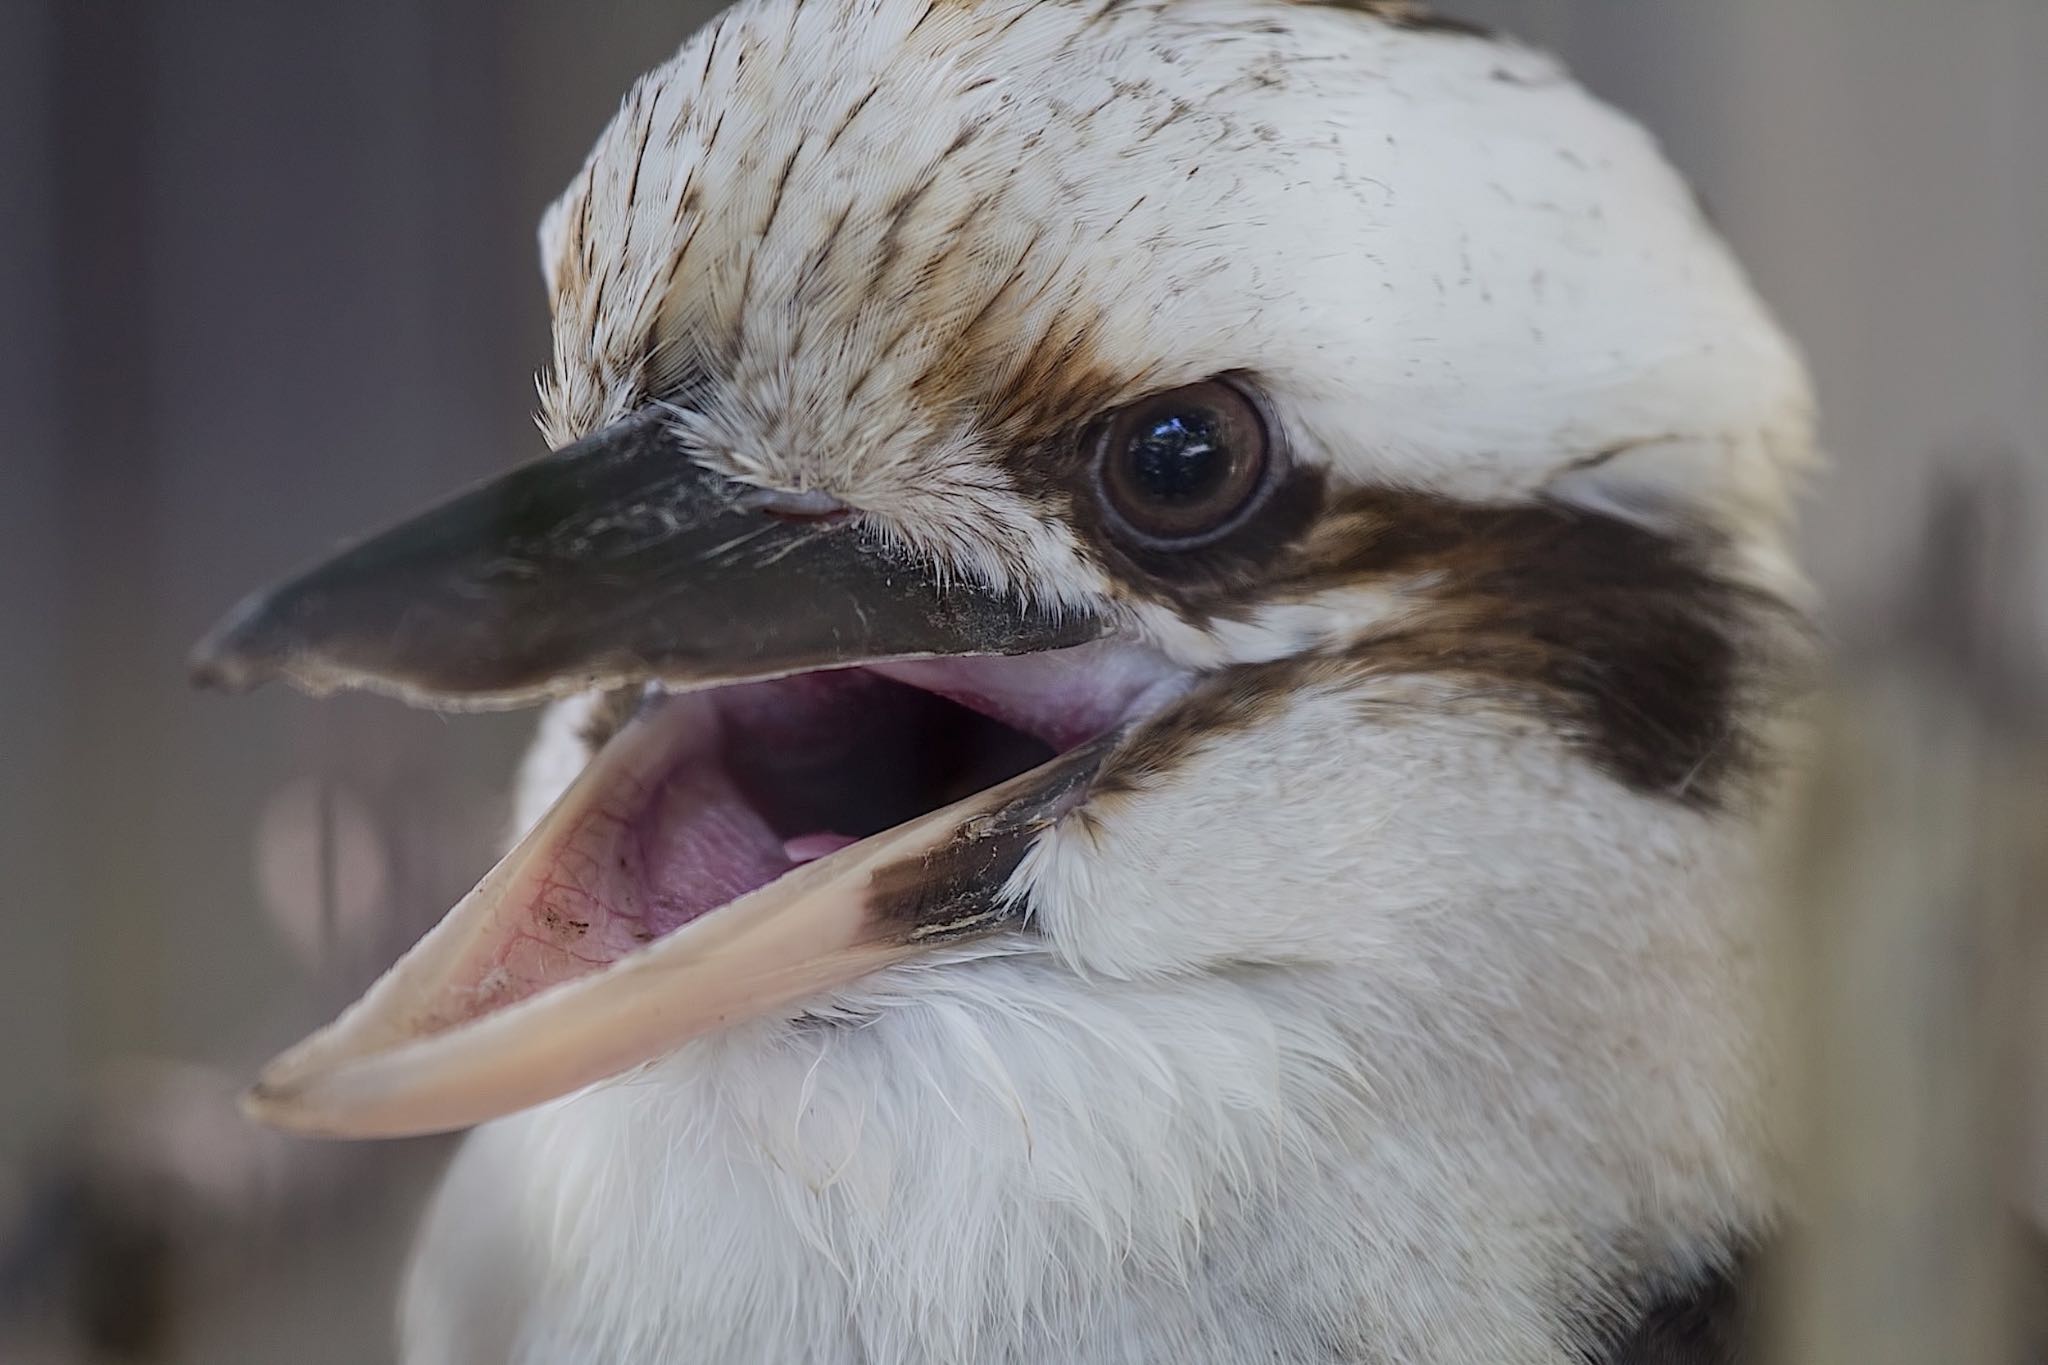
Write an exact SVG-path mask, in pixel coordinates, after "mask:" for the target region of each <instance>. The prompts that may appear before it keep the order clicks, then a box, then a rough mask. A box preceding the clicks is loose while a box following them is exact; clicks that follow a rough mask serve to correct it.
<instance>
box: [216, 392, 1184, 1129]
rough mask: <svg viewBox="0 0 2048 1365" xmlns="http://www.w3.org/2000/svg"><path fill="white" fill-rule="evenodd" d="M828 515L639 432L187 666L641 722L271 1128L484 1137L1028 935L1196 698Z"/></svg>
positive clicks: (433, 940) (314, 1047)
mask: <svg viewBox="0 0 2048 1365" xmlns="http://www.w3.org/2000/svg"><path fill="white" fill-rule="evenodd" d="M827 510H828V509H827V508H825V507H823V506H821V505H820V503H819V501H818V500H816V499H809V498H805V497H803V496H791V495H777V494H772V493H762V492H759V491H757V490H751V489H748V488H745V487H742V486H740V485H737V484H734V483H732V482H730V481H728V480H725V479H723V478H721V477H720V476H718V475H715V474H712V473H709V472H707V471H705V470H703V469H701V468H699V467H698V466H696V465H695V464H693V463H692V462H691V461H690V459H689V458H688V456H687V455H686V454H685V453H684V452H683V451H682V450H681V449H679V448H678V446H677V444H676V442H675V441H674V439H673V438H672V437H671V435H670V434H669V432H668V430H667V429H666V427H665V426H664V425H663V424H662V423H661V422H660V421H659V420H658V419H657V418H654V417H644V416H643V417H634V418H630V419H628V420H626V421H624V422H621V423H619V424H617V425H616V426H613V427H611V428H608V429H606V430H605V431H602V432H599V433H598V434H597V435H595V436H592V437H590V438H588V439H586V440H584V441H581V442H579V443H577V444H576V445H573V446H570V447H567V448H565V449H563V450H561V451H557V452H555V453H554V454H552V455H549V456H547V457H545V458H543V459H541V460H539V461H536V462H534V463H533V464H530V465H527V466H525V467H523V468H521V469H518V470H515V471H513V472H512V473H510V474H508V475H506V476H505V477H503V478H501V479H499V480H497V481H496V482H493V483H490V484H487V485H485V486H483V487H481V488H477V489H474V490H472V491H470V492H468V493H465V494H462V495H460V496H458V497H456V498H454V499H453V500H451V501H449V502H446V503H444V504H442V505H441V506H439V507H437V508H434V509H432V510H430V511H428V512H426V513H424V514H423V515H421V516H419V517H416V518H414V519H413V520H411V521H408V522H406V523H404V524H402V525H400V526H398V527H397V528H395V529H393V530H391V531H388V532H386V533H384V534H383V535H381V536H377V537H374V538H372V539H370V540H368V541H366V542H364V543H362V544H360V545H358V546H356V547H354V548H352V549H349V550H347V551H345V552H343V553H342V554H341V555H339V556H337V557H336V558H334V559H332V560H330V561H329V562H327V563H325V564H323V565H320V566H319V567H317V568H314V569H312V570H310V571H309V572H307V573H305V574H302V575H301V576H299V577H298V578H296V579H293V580H292V581H290V582H288V583H286V584H285V585H283V586H282V587H280V588H278V589H276V590H274V591H272V592H270V593H267V594H263V595H261V596H258V597H256V598H253V599H251V600H250V601H249V602H247V603H245V604H243V605H242V606H241V607H240V608H238V609H237V610H236V611H235V612H234V613H233V614H232V615H231V616H230V617H229V618H228V620H227V621H226V622H224V623H223V624H222V625H221V626H220V627H219V628H217V629H216V630H215V631H214V632H213V634H212V635H210V636H209V637H208V639H207V640H206V641H205V642H204V643H203V644H202V645H201V646H200V647H199V649H198V650H197V651H196V653H195V658H194V668H195V673H196V675H197V676H198V677H199V678H200V679H201V680H202V681H205V682H210V683H214V684H217V685H225V686H231V687H244V686H251V685H254V684H256V683H258V682H261V681H263V680H265V679H268V678H272V677H281V678H284V679H287V680H289V681H292V682H294V683H297V684H299V685H301V686H303V687H306V688H308V689H310V690H314V691H328V690H331V689H334V688H338V687H350V686H360V687H368V688H373V689H377V690H382V691H387V692H391V693H394V694H396V695H399V696H401V697H404V698H406V699H409V700H413V701H421V702H427V703H430V704H436V705H447V706H465V705H469V706H479V705H512V704H518V703H522V702H527V701H532V700H538V699H542V698H546V697H552V696H559V695H563V694H566V693H571V692H579V691H586V690H589V689H591V688H594V687H605V688H610V689H615V690H616V691H617V694H618V695H622V696H625V697H626V698H627V700H628V702H629V704H630V705H631V707H632V714H631V716H630V717H629V718H627V719H626V720H625V722H624V724H623V725H622V727H621V728H620V729H618V731H617V732H616V733H615V734H614V735H612V736H611V738H610V739H609V740H608V741H607V742H606V743H605V744H604V745H603V747H602V748H601V749H600V750H599V751H598V752H597V753H596V755H595V756H594V757H593V758H592V760H591V761H590V763H589V764H588V766H587V767H586V768H585V770H584V771H583V773H582V774H581V775H580V776H579V777H578V778H577V779H576V781H575V782H574V783H573V784H572V785H571V786H570V788H569V790H568V791H567V792H566V793H565V794H564V795H563V796H562V798H561V799H560V800H559V801H558V802H557V803H556V804H555V806H554V808H553V809H552V810H550V811H549V812H548V814H547V815H546V816H544V817H543V818H542V819H541V820H540V822H539V823H538V824H537V825H536V826H535V827H534V828H533V829H532V830H531V831H530V832H529V833H528V834H527V835H526V836H525V838H524V839H522V840H521V841H520V843H519V844H518V846H517V847H516V848H514V849H513V850H512V852H511V853H509V854H508V855H506V857H505V858H504V859H503V860H502V861H500V862H499V864H498V865H497V866H496V867H495V868H493V869H492V870H491V871H490V872H489V873H488V874H487V875H486V876H485V877H484V879H483V881H482V882H480V883H479V884H478V885H477V887H476V889H475V890H474V891H472V892H471V893H470V894H469V895H468V896H466V897H464V898H463V900H462V901H461V902H459V903H458V904H457V905H456V906H455V908H454V909H452V910H451V911H450V912H449V913H448V915H447V916H446V917H445V918H444V919H443V920H442V922H441V923H440V924H439V925H438V926H437V927H435V928H434V929H433V930H432V931H431V932H429V933H428V934H427V935H426V937H424V938H423V939H422V940H421V941H420V942H419V943H418V944H417V945H416V946H415V947H414V948H413V949H412V950H411V951H410V952H408V953H407V954H406V955H405V956H404V957H403V958H401V959H400V960H399V961H398V963H397V964H396V965H395V966H394V967H392V969H391V970H390V971H389V972H388V973H386V974H385V976H384V977H383V978H382V979H380V980H379V981H378V982H377V983H376V984H375V985H373V986H372V987H371V988H370V990H369V991H368V992H367V993H366V994H365V995H364V996H363V998H362V999H361V1000H360V1001H358V1002H357V1003H356V1004H354V1005H353V1006H351V1007H350V1008H349V1009H348V1010H347V1011H345V1012H344V1013H343V1014H342V1015H341V1017H340V1018H338V1019H337V1020H336V1021H335V1022H334V1023H332V1024H330V1025H329V1026H328V1027H327V1028H325V1029H323V1030H321V1031H320V1032H318V1033H316V1034H315V1035H313V1036H312V1037H311V1038H309V1039H307V1040H306V1041H305V1042H303V1043H301V1044H299V1046H297V1047H296V1048H293V1049H292V1050H290V1051H289V1052H286V1053H285V1054H284V1055H283V1056H281V1057H279V1058H278V1059H277V1060H276V1061H274V1062H272V1063H271V1064H270V1066H269V1067H268V1068H266V1070H265V1071H264V1072H263V1075H262V1078H261V1080H260V1081H259V1083H258V1085H257V1086H256V1088H255V1089H254V1090H253V1091H252V1092H251V1094H250V1097H249V1106H250V1108H251V1110H252V1112H254V1113H255V1114H257V1115H258V1116H259V1117H261V1118H263V1119H265V1120H266V1121H268V1122H271V1123H274V1124H276V1125H278V1126H280V1127H284V1128H289V1129H293V1130H296V1131H300V1132H307V1133H319V1134H326V1135H330V1136H343V1137H374V1136H398V1135H403V1134H411V1133H426V1132H436V1131H442V1130H446V1129H452V1128H459V1127H464V1126H467V1125H469V1124H473V1123H477V1122H480V1121H482V1120H485V1119H489V1118H493V1117H496V1116H499V1115H502V1114H506V1113H509V1112H512V1111H514V1110H517V1109H520V1108H524V1107H526V1106H528V1105H532V1104H536V1103H539V1102H542V1101H545V1100H548V1099H552V1098H554V1097H557V1096H560V1095H564V1094H567V1093H569V1092H571V1091H574V1090H577V1089H579V1088H582V1087H584V1086H586V1085H589V1084H592V1083H593V1082H596V1081H600V1080H603V1079H605V1078H607V1077H610V1076H614V1075H617V1074H619V1073H620V1072H623V1071H626V1070H628V1069H630V1068H632V1067H634V1066H636V1065H638V1064H640V1063H642V1062H646V1061H649V1060H652V1059H654V1058H656V1057H659V1056H661V1055H663V1054H665V1053H667V1052H669V1051H672V1050H673V1049H675V1048H676V1047H678V1046H679V1045H681V1044H683V1043H685V1042H687V1041H689V1040H690V1039H692V1038H695V1037H698V1036H701V1035H703V1034H706V1033H709V1032H712V1031H715V1030H717V1029H719V1028H722V1027H725V1026H727V1025H730V1024H732V1023H735V1022H737V1021H740V1020H743V1019H746V1018H750V1017H756V1016H760V1015H763V1014H768V1013H772V1012H775V1011H778V1010H788V1009H791V1008H793V1007H801V1004H802V1002H804V1001H806V1000H808V999H813V998H816V997H818V996H820V995H821V994H823V993H827V992H829V991H831V990H833V989H834V988H836V987H840V986H843V985H845V984H847V983H849V982H852V981H854V980H856V979H857V978H859V977H861V976H863V975H866V974H867V973H870V972H873V971H875V970H876V969H878V968H881V967H884V966H887V965H889V964H892V963H896V962H901V961H904V960H907V959H909V958H911V957H914V956H916V955H917V954H919V953H921V952H924V951H926V950H928V949H929V948H930V946H931V945H933V944H937V943H946V942H958V941H960V940H963V939H967V938H972V937H977V936H983V935H988V934H992V933H998V932H1004V931H1012V932H1013V931H1015V930H1017V929H1019V928H1021V927H1022V918H1023V916H1022V910H1021V908H1020V906H1019V904H1018V901H1017V899H1016V897H1015V895H1014V890H1013V888H1012V886H1011V882H1012V878H1013V874H1015V873H1016V871H1017V869H1018V867H1019V865H1020V863H1021V862H1022V860H1023V859H1024V856H1025V854H1026V852H1027V851H1028V850H1029V848H1030V847H1031V845H1032V843H1033V842H1034V841H1035V840H1036V839H1037V838H1038V837H1039V836H1040V835H1041V834H1043V833H1044V832H1045V831H1046V830H1048V829H1050V828H1051V827H1052V826H1053V825H1054V824H1055V823H1056V822H1058V821H1059V820H1060V819H1061V818H1062V817H1063V816H1065V815H1066V814H1067V813H1068V812H1070V811H1072V810H1073V809H1074V808H1075V807H1077V806H1078V805H1079V804H1080V803H1081V802H1082V801H1083V800H1085V799H1086V796H1087V791H1088V787H1089V784H1090V782H1091V780H1092V779H1093V778H1094V776H1095V774H1096V772H1097V770H1098V768H1099V767H1100V765H1101V762H1102V760H1103V758H1104V757H1105V755H1107V754H1108V752H1109V751H1110V750H1111V749H1112V748H1113V747H1114V746H1115V744H1116V742H1117V739H1118V737H1119V735H1120V734H1121V733H1122V732H1123V730H1124V729H1125V728H1126V727H1127V726H1128V725H1129V724H1131V723H1132V722H1133V721H1134V720H1135V718H1136V717H1137V716H1139V715H1140V714H1142V713H1143V712H1145V711H1147V710H1149V709H1151V708H1152V707H1154V706H1156V705H1157V704H1159V701H1160V699H1161V698H1162V697H1164V696H1166V695H1168V694H1170V693H1171V692H1173V691H1175V690H1177V688H1178V680H1177V679H1178V675H1177V674H1176V673H1175V671H1174V670H1171V669H1170V668H1168V667H1166V666H1165V665H1164V664H1163V662H1161V661H1158V660H1157V659H1156V656H1150V655H1149V654H1146V653H1145V652H1143V651H1137V650H1135V649H1134V648H1133V647H1130V646H1125V645H1121V644H1117V643H1115V642H1111V641H1103V642H1100V643H1096V644H1085V643H1084V642H1087V641H1091V640H1096V639H1098V637H1100V636H1102V635H1103V634H1104V633H1105V631H1104V627H1103V626H1102V624H1101V623H1100V622H1099V621H1096V620H1094V619H1092V618H1088V617H1085V616H1080V615H1076V614H1072V613H1068V614H1065V615H1054V614H1051V613H1047V612H1042V611H1037V610H1034V609H1032V608H1030V607H1028V606H1026V605H1025V604H1022V603H1019V602H1016V601H1013V600H1012V599H1010V598H1009V597H1008V596H1006V595H1004V594H1000V593H997V592H994V591H991V590H989V589H987V588H985V587H980V586H976V585H973V584H970V583H964V582H960V581H958V580H957V579H954V580H942V578H941V576H940V575H939V573H938V572H937V571H936V569H935V567H934V566H932V565H930V564H927V563H925V562H923V561H922V560H920V559H919V558H917V557H916V556H915V555H913V554H911V553H910V552H908V551H905V550H903V549H901V548H899V547H897V546H895V545H893V544H891V543H888V542H885V541H882V540H879V539H877V538H874V537H872V536H870V535H868V534H866V533H864V532H863V531H862V530H861V529H860V528H859V527H858V526H856V525H855V524H854V523H853V522H852V521H851V520H850V519H847V518H844V517H837V516H830V515H822V513H824V512H826V511H827ZM1074 646H1080V647H1078V648H1075V647H1074ZM626 689H630V691H626Z"/></svg>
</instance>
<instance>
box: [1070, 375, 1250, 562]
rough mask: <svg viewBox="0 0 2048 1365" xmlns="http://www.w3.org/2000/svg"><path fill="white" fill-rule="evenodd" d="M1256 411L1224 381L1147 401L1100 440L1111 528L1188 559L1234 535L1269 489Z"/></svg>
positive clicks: (1108, 422) (1099, 483)
mask: <svg viewBox="0 0 2048 1365" xmlns="http://www.w3.org/2000/svg"><path fill="white" fill-rule="evenodd" d="M1271 446H1272V441H1271V438H1270V436H1269V434H1268V432H1267V429H1266V421H1265V418H1264V417H1263V416H1262V415H1261V413H1260V411H1259V408H1258V405H1257V404H1256V403H1254V402H1253V401H1252V400H1251V398H1250V397H1249V396H1248V395H1247V394H1246V393H1245V392H1244V390H1242V389H1241V388H1239V387H1238V386H1237V385H1235V384H1233V383H1231V382H1230V381H1228V380H1223V379H1209V380H1204V381H1203V382H1201V383H1199V384H1189V385H1186V386H1185V387H1183V388H1178V389H1168V390H1166V391H1165V392H1163V393H1155V394H1151V395H1149V396H1147V397H1145V398H1141V399H1139V400H1138V401H1137V402H1135V403H1132V404H1130V405H1128V406H1126V407H1123V408H1119V409H1118V410H1117V411H1115V412H1113V413H1111V414H1110V415H1109V416H1108V417H1107V418H1105V419H1103V421H1102V422H1101V423H1100V424H1099V426H1098V427H1097V430H1096V434H1095V480H1096V488H1097V491H1098V495H1099V496H1100V497H1101V500H1102V503H1103V506H1104V508H1105V509H1106V510H1107V511H1108V512H1109V514H1110V522H1111V525H1112V526H1113V527H1114V528H1115V529H1116V530H1117V532H1118V533H1119V534H1120V535H1122V536H1123V537H1124V538H1125V539H1127V540H1130V541H1132V542H1134V543H1135V544H1138V545H1140V546H1143V547H1145V548H1147V549H1155V550H1192V549H1196V548H1199V547H1200V546H1203V545H1208V544H1211V543H1213V542H1214V541H1216V540H1217V539H1218V538H1220V537H1221V536H1223V535H1226V534H1228V533H1229V532H1230V531H1231V530H1232V529H1233V528H1234V527H1235V526H1237V525H1238V523H1239V522H1240V521H1241V520H1242V519H1243V517H1244V514H1245V513H1246V512H1247V511H1248V510H1249V509H1250V508H1251V506H1252V504H1253V503H1255V502H1256V501H1257V500H1258V496H1259V494H1260V492H1262V491H1263V490H1264V489H1265V488H1266V486H1267V484H1268V482H1269V480H1268V478H1267V471H1268V468H1269V466H1270V465H1271V464H1272V452H1271Z"/></svg>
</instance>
